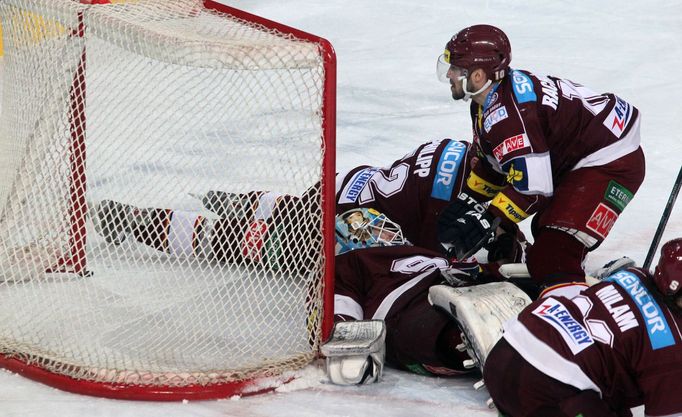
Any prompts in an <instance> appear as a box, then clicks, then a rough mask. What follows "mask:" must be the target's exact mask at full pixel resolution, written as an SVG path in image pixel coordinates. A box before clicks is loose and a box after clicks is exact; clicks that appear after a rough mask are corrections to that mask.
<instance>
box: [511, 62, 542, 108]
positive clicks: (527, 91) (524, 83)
mask: <svg viewBox="0 0 682 417" xmlns="http://www.w3.org/2000/svg"><path fill="white" fill-rule="evenodd" d="M511 80H512V90H514V95H515V96H516V101H517V102H518V103H519V104H521V103H527V102H529V101H537V99H538V96H537V95H536V94H535V90H534V89H533V82H532V81H531V79H530V77H529V76H527V75H526V74H524V73H522V72H520V71H516V70H514V71H512V72H511Z"/></svg>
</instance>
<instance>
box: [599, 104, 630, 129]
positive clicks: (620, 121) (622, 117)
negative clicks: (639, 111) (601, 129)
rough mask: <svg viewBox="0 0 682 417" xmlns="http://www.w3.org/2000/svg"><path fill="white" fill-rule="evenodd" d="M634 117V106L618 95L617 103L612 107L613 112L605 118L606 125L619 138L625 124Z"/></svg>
mask: <svg viewBox="0 0 682 417" xmlns="http://www.w3.org/2000/svg"><path fill="white" fill-rule="evenodd" d="M630 117H632V106H630V103H628V102H627V101H625V100H623V99H622V98H620V97H616V105H615V106H614V107H613V109H611V113H609V115H608V116H606V119H604V126H606V128H607V129H609V130H610V131H611V133H613V134H614V135H615V136H616V137H617V138H619V137H620V136H621V135H622V134H623V131H624V130H625V126H627V125H628V122H629V121H630Z"/></svg>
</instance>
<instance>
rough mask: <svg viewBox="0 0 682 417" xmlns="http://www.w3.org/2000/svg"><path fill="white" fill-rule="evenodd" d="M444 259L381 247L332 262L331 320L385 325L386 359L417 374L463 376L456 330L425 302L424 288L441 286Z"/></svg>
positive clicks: (413, 250)
mask: <svg viewBox="0 0 682 417" xmlns="http://www.w3.org/2000/svg"><path fill="white" fill-rule="evenodd" d="M448 266H449V262H448V260H447V259H445V258H442V257H440V256H439V254H438V253H436V252H433V251H430V250H428V249H423V248H418V247H414V246H407V245H405V246H387V247H374V248H367V249H358V250H353V251H350V252H346V253H344V254H341V255H337V256H336V274H335V276H336V281H335V284H334V314H335V315H336V316H337V319H344V320H348V319H355V320H371V319H378V320H384V321H385V322H386V358H387V360H388V362H389V363H391V364H393V365H394V366H399V367H401V368H404V369H407V370H410V371H412V372H416V373H420V374H435V375H457V374H462V373H464V368H463V367H462V365H461V364H462V360H463V359H467V358H468V357H467V356H466V355H464V354H460V353H459V352H457V351H456V350H455V346H457V344H459V343H461V338H460V336H459V330H457V328H456V326H455V324H454V322H452V320H451V319H449V318H448V316H447V315H445V314H443V313H441V312H440V311H438V310H436V309H435V308H433V307H432V306H431V305H430V304H429V302H428V293H429V287H431V286H432V285H437V284H442V283H443V282H444V280H443V277H442V276H441V273H440V270H441V269H445V268H448Z"/></svg>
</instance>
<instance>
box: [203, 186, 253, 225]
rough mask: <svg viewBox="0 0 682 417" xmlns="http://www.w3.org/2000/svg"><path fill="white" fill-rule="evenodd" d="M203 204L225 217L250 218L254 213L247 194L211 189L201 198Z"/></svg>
mask: <svg viewBox="0 0 682 417" xmlns="http://www.w3.org/2000/svg"><path fill="white" fill-rule="evenodd" d="M201 204H203V206H204V207H205V208H206V210H210V211H212V212H213V213H215V214H217V215H218V216H220V217H221V218H223V219H241V218H246V219H248V218H250V217H251V215H252V214H253V208H252V205H251V202H250V200H249V196H248V195H247V194H237V193H228V192H225V191H213V190H211V191H209V192H207V193H206V194H205V195H204V196H203V197H202V198H201Z"/></svg>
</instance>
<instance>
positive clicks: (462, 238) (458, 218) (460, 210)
mask: <svg viewBox="0 0 682 417" xmlns="http://www.w3.org/2000/svg"><path fill="white" fill-rule="evenodd" d="M457 198H458V200H455V201H453V202H452V203H451V204H450V205H449V206H448V207H446V208H445V210H443V212H442V213H441V215H440V217H438V240H439V241H440V243H441V245H442V246H443V248H445V251H446V253H447V255H448V256H449V257H454V258H456V259H466V258H468V257H470V256H471V255H472V254H474V253H475V252H477V251H478V250H479V249H481V248H482V247H483V246H484V245H486V244H487V243H489V242H490V241H491V240H492V239H493V237H494V235H495V231H496V229H497V227H498V226H499V225H500V222H501V220H500V219H499V218H496V217H493V216H492V215H491V214H490V213H489V212H488V211H487V210H486V208H485V207H484V206H483V205H481V204H479V203H477V202H476V201H475V200H473V199H472V198H470V197H469V196H468V195H466V194H465V193H462V194H460V195H459V196H458V197H457Z"/></svg>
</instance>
